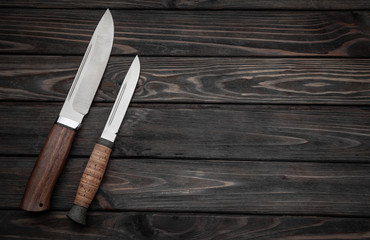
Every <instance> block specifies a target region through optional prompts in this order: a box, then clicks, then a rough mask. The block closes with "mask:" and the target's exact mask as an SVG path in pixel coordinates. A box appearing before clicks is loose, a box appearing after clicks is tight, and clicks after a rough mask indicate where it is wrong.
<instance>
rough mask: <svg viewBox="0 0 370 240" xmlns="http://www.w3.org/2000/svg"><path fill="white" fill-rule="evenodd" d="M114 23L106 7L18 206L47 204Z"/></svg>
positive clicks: (44, 206)
mask: <svg viewBox="0 0 370 240" xmlns="http://www.w3.org/2000/svg"><path fill="white" fill-rule="evenodd" d="M113 36H114V26H113V19H112V15H111V13H110V11H109V10H107V11H106V12H105V14H104V15H103V17H102V18H101V20H100V22H99V24H98V25H97V27H96V29H95V31H94V34H93V36H92V38H91V40H90V43H89V45H88V47H87V50H86V52H85V55H84V57H83V59H82V62H81V64H80V67H79V69H78V71H77V74H76V77H75V79H74V81H73V83H72V86H71V88H70V90H69V93H68V95H67V98H66V100H65V102H64V105H63V107H62V110H61V112H60V114H59V117H58V119H57V121H56V123H55V124H54V125H53V127H52V129H51V130H50V132H49V135H48V137H47V138H46V141H45V144H44V146H43V148H42V150H41V152H40V154H39V157H38V159H37V161H36V163H35V166H34V168H33V171H32V173H31V176H30V178H29V180H28V183H27V186H26V190H25V192H24V195H23V199H22V202H21V204H20V208H21V209H23V210H26V211H33V212H40V211H45V210H47V209H49V208H50V199H51V195H52V192H53V189H54V186H55V184H56V182H57V180H58V178H59V176H60V174H61V172H62V170H63V167H64V164H65V162H66V159H67V156H68V154H69V151H70V149H71V146H72V142H73V140H74V136H75V135H76V131H77V130H78V129H79V128H80V126H81V122H82V120H83V118H84V116H85V115H86V114H87V113H88V111H89V109H90V106H91V103H92V100H93V98H94V96H95V93H96V90H97V89H98V86H99V83H100V81H101V79H102V76H103V74H104V71H105V68H106V66H107V63H108V59H109V56H110V52H111V50H112V45H113Z"/></svg>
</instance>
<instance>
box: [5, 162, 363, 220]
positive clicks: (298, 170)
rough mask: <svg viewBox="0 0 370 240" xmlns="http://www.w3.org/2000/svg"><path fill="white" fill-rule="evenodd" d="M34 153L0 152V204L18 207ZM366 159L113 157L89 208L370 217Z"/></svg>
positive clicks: (61, 200) (65, 197) (70, 175)
mask: <svg viewBox="0 0 370 240" xmlns="http://www.w3.org/2000/svg"><path fill="white" fill-rule="evenodd" d="M87 160H88V158H70V159H69V160H68V161H67V164H66V167H65V169H64V172H63V174H62V176H61V178H60V179H59V182H58V184H57V186H56V189H55V192H54V194H53V198H52V204H51V209H53V210H69V209H70V207H71V206H72V203H73V200H74V198H75V194H76V191H77V187H78V184H79V181H80V178H81V176H82V172H83V170H84V167H85V164H86V162H87ZM34 162H35V158H25V157H1V158H0V165H1V168H0V179H1V181H2V183H3V184H2V185H1V186H0V189H1V192H2V194H1V195H0V197H1V199H0V208H2V209H16V208H18V206H19V203H20V201H21V198H22V195H23V191H24V188H25V185H26V182H27V179H28V177H29V175H30V173H31V170H32V168H33V164H34ZM369 194H370V165H369V164H345V163H340V164H338V163H337V164H334V163H298V162H278V163H276V162H256V161H245V162H243V161H229V160H218V161H216V160H165V159H128V158H112V159H110V161H109V164H108V167H107V171H106V174H105V176H104V179H103V181H102V185H101V186H100V188H99V191H98V193H97V195H96V198H95V199H94V201H93V203H92V205H91V209H92V210H93V209H95V210H124V211H171V212H218V213H220V212H224V213H248V214H294V215H297V214H300V215H329V216H334V215H335V216H352V217H353V216H362V217H369V216H370V211H369V210H370V203H369V201H368V200H369Z"/></svg>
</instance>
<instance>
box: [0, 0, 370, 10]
mask: <svg viewBox="0 0 370 240" xmlns="http://www.w3.org/2000/svg"><path fill="white" fill-rule="evenodd" d="M0 7H19V8H22V7H27V8H63V9H64V8H91V9H94V8H100V9H101V8H110V9H117V8H118V9H237V10H241V9H245V10H251V9H277V10H281V9H289V10H307V9H309V10H335V9H342V10H354V9H357V10H363V9H370V3H369V1H367V0H310V1H307V0H284V1H276V0H248V1H243V0H217V1H214V0H213V1H211V0H199V1H187V0H162V1H157V0H146V1H138V0H126V1H122V0H121V1H115V0H108V1H107V0H106V1H103V2H102V1H98V0H88V1H83V2H80V1H68V0H62V1H47V0H31V1H30V0H27V1H26V0H17V1H7V0H1V1H0Z"/></svg>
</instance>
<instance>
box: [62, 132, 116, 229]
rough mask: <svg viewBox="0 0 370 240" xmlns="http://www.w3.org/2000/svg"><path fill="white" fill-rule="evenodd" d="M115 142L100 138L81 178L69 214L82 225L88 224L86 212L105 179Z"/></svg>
mask: <svg viewBox="0 0 370 240" xmlns="http://www.w3.org/2000/svg"><path fill="white" fill-rule="evenodd" d="M112 146H113V143H111V142H110V141H107V140H105V139H100V140H99V141H98V143H96V144H95V146H94V150H93V151H92V153H91V156H90V158H89V161H88V162H87V165H86V168H85V170H84V173H83V175H82V178H81V180H80V184H79V186H78V190H77V194H76V197H75V200H74V205H73V207H72V208H71V210H70V211H69V213H68V214H67V216H68V217H69V218H70V219H71V220H73V221H75V222H77V223H79V224H82V225H86V213H87V209H88V208H89V206H90V204H91V202H92V201H93V199H94V197H95V194H96V192H97V191H98V189H99V186H100V183H101V181H102V179H103V176H104V173H105V169H106V167H107V164H108V160H109V157H110V154H111V152H112Z"/></svg>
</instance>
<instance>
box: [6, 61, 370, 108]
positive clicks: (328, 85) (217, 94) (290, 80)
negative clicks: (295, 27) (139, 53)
mask: <svg viewBox="0 0 370 240" xmlns="http://www.w3.org/2000/svg"><path fill="white" fill-rule="evenodd" d="M81 59H82V56H81V57H80V56H56V57H55V56H3V57H2V58H0V78H1V81H0V100H5V101H64V100H65V98H66V96H67V93H68V91H69V88H70V86H71V84H72V81H73V79H74V75H75V74H76V72H77V69H78V66H79V64H80V61H81ZM131 61H132V57H111V58H110V61H109V65H108V67H107V69H106V72H105V74H104V78H103V80H102V82H101V85H100V87H99V89H98V92H97V96H96V98H95V102H113V101H114V100H115V98H116V96H117V93H118V90H119V86H120V84H121V83H122V80H123V78H124V75H125V74H126V72H127V69H128V68H129V66H130V63H131ZM140 61H141V63H142V64H141V65H142V70H141V74H140V80H139V84H138V87H137V90H136V92H135V94H134V97H133V100H132V101H133V102H136V103H152V102H161V103H179V102H183V103H187V102H192V103H238V104H239V103H246V104H249V103H253V104H260V103H264V104H336V105H349V104H355V105H360V104H366V105H368V104H370V80H369V79H370V70H369V66H370V60H369V59H343V58H341V59H320V58H311V59H301V58H289V59H284V58H278V59H274V58H266V59H259V58H208V57H205V58H178V57H170V58H167V57H163V58H156V57H140Z"/></svg>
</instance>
